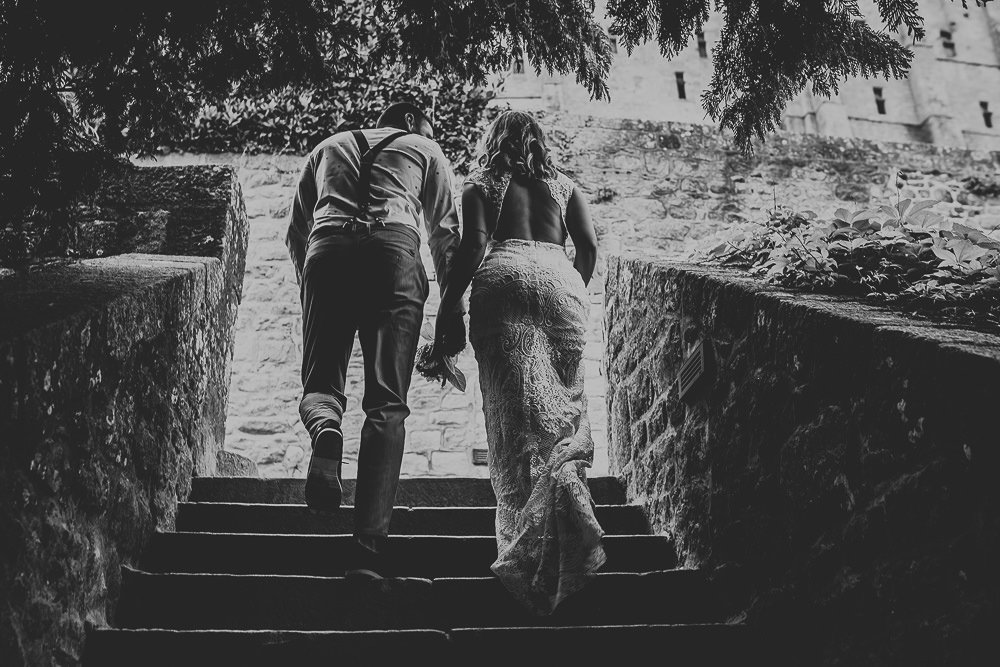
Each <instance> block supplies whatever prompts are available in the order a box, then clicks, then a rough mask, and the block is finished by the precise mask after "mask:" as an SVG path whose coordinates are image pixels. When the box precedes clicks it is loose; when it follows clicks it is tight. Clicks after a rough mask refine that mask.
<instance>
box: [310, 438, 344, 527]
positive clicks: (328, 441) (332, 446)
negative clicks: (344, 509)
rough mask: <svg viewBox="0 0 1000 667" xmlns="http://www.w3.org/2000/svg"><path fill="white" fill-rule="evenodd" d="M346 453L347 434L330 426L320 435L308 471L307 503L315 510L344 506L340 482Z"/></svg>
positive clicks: (313, 449)
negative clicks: (341, 504)
mask: <svg viewBox="0 0 1000 667" xmlns="http://www.w3.org/2000/svg"><path fill="white" fill-rule="evenodd" d="M343 455H344V434H343V433H341V431H340V429H338V428H332V427H327V428H324V429H322V430H320V432H319V433H317V434H316V438H315V440H313V445H312V456H311V457H310V459H309V472H308V473H306V505H308V506H309V509H311V510H313V511H315V512H335V511H336V510H338V509H340V501H341V499H342V498H343V496H344V488H343V486H342V485H341V483H340V476H341V467H342V465H343V464H342V461H341V459H342V458H343Z"/></svg>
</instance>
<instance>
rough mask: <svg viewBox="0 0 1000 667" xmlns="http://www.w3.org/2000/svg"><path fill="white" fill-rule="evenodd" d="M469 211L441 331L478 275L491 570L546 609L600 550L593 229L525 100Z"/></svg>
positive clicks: (477, 335) (474, 321)
mask: <svg viewBox="0 0 1000 667" xmlns="http://www.w3.org/2000/svg"><path fill="white" fill-rule="evenodd" d="M462 211H463V230H464V234H463V238H462V244H461V246H460V248H459V250H458V253H457V254H456V255H455V257H454V259H453V264H452V269H451V271H450V272H449V279H448V286H447V288H446V290H445V293H444V295H443V296H442V299H441V306H440V310H439V322H438V324H439V326H438V333H439V334H440V335H446V334H444V333H443V331H442V330H443V329H446V328H447V326H446V325H445V326H442V321H443V320H442V313H449V312H454V310H455V309H456V308H457V307H459V306H460V302H461V298H462V295H463V294H464V293H465V290H466V288H467V287H468V286H469V283H470V282H471V283H472V295H471V299H470V311H469V316H470V332H469V333H470V336H469V337H470V340H471V342H472V345H473V348H474V349H475V353H476V359H477V361H478V362H479V379H480V384H481V387H482V391H483V410H484V412H485V414H486V433H487V440H488V443H489V452H490V456H489V466H490V477H491V479H492V482H493V488H494V490H495V492H496V497H497V515H496V531H497V547H498V554H499V555H498V557H497V560H496V562H495V563H494V564H493V571H494V572H495V573H496V575H497V576H498V577H499V578H500V579H501V580H502V581H503V583H504V584H505V585H506V587H507V588H508V590H509V591H510V592H511V593H512V594H513V595H514V596H515V597H516V598H517V599H519V600H520V601H521V602H523V603H524V604H525V605H527V606H528V607H529V608H530V609H532V610H533V611H535V612H536V613H538V614H543V615H544V614H550V613H552V611H553V610H554V609H555V607H556V605H558V604H559V602H560V601H561V600H563V599H564V598H565V597H567V596H568V595H570V594H572V593H573V592H575V591H577V590H579V589H580V588H581V587H582V586H583V585H584V584H585V583H586V579H587V577H588V576H589V575H591V574H593V573H594V572H595V571H596V570H597V569H598V568H600V567H601V566H602V565H603V564H604V561H605V554H604V549H603V548H602V547H601V537H602V535H603V534H604V533H603V531H602V530H601V527H600V525H598V523H597V520H596V519H595V518H594V506H593V501H592V499H591V497H590V491H589V489H588V487H587V481H586V469H587V468H589V467H590V465H591V463H592V461H593V456H594V443H593V441H592V439H591V435H590V424H589V421H588V419H587V398H586V396H585V395H584V391H583V384H584V369H583V364H582V358H583V347H584V337H585V332H586V325H587V309H588V297H587V288H586V286H587V283H588V282H589V281H590V278H591V276H592V274H593V271H594V265H595V263H596V256H597V239H596V235H595V233H594V227H593V224H592V223H591V221H590V217H589V214H588V213H587V208H586V204H585V203H584V200H583V196H582V195H581V193H580V192H579V190H578V189H577V188H576V187H575V186H574V185H573V182H572V181H571V180H570V179H569V178H568V177H567V176H566V175H564V174H562V173H561V172H559V171H557V170H556V169H555V167H554V166H553V164H552V161H551V159H550V157H549V153H548V150H547V148H546V146H545V139H544V136H543V134H542V131H541V128H540V127H539V126H538V123H537V122H536V121H535V119H534V118H533V117H532V116H531V115H529V114H527V113H523V112H517V111H506V112H504V113H502V114H501V115H500V116H499V117H498V118H497V119H496V121H495V122H494V123H493V125H492V126H491V127H490V128H489V130H487V132H486V135H485V136H484V139H483V144H482V150H481V155H480V157H479V168H478V169H476V170H474V171H473V173H472V174H471V175H470V176H469V177H468V179H467V180H466V183H465V190H464V192H463V196H462ZM567 236H568V237H570V238H572V240H573V245H574V247H575V249H576V257H575V260H574V261H572V262H571V260H570V259H569V257H568V256H567V254H566V249H565V243H566V239H567ZM484 255H485V260H484Z"/></svg>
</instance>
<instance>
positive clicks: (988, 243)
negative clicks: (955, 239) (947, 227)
mask: <svg viewBox="0 0 1000 667" xmlns="http://www.w3.org/2000/svg"><path fill="white" fill-rule="evenodd" d="M952 231H953V232H954V233H955V234H956V235H959V236H961V237H963V238H966V239H968V240H969V241H971V242H973V243H975V244H976V245H978V246H981V247H983V248H989V249H990V250H1000V241H996V240H994V239H992V238H990V237H989V236H987V235H986V234H984V233H983V232H982V231H980V230H978V229H975V228H974V227H968V226H966V225H963V224H962V223H960V222H956V223H955V224H954V225H953V226H952Z"/></svg>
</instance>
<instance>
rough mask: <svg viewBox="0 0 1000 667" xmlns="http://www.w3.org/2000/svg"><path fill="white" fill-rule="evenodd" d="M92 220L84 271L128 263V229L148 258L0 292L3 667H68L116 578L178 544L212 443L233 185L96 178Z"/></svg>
mask: <svg viewBox="0 0 1000 667" xmlns="http://www.w3.org/2000/svg"><path fill="white" fill-rule="evenodd" d="M92 204H93V206H92V207H91V209H90V210H91V211H93V210H95V209H100V210H101V211H102V212H101V213H100V215H99V216H97V217H93V216H90V214H89V213H88V212H87V211H84V212H82V213H81V216H82V218H83V219H82V220H81V221H78V222H76V223H75V225H74V230H75V232H78V233H79V236H77V238H78V239H79V238H83V237H87V238H94V239H98V240H96V241H95V245H94V246H93V247H92V251H93V252H92V254H99V255H103V254H105V251H106V250H108V249H112V250H113V251H114V252H121V251H127V250H129V248H128V243H129V241H128V240H127V239H128V238H135V237H136V235H135V234H134V233H133V232H135V227H136V225H137V224H138V225H139V226H140V227H141V233H139V234H138V237H141V238H144V239H147V241H148V240H149V239H150V238H158V239H159V240H158V241H155V242H149V243H147V241H143V243H144V244H146V245H145V246H144V247H145V249H147V250H150V251H157V252H159V253H161V254H118V255H114V256H111V257H100V258H92V259H83V260H61V261H55V262H49V263H41V264H38V265H36V266H34V267H32V268H31V269H30V270H27V271H18V272H7V273H5V274H4V275H3V276H2V277H0V312H3V313H4V317H3V318H0V544H2V545H3V548H2V549H0V600H3V601H4V602H3V605H0V664H3V665H56V664H59V665H62V664H77V662H78V661H79V659H80V657H81V653H82V648H83V641H84V634H85V629H86V627H87V626H88V625H98V626H100V625H104V624H106V622H107V621H108V620H109V618H110V615H111V613H113V610H114V605H115V602H116V600H117V593H118V586H119V583H120V568H121V566H122V565H126V564H132V563H134V562H135V559H136V558H137V557H138V555H139V554H140V553H141V551H142V549H143V547H144V545H145V544H146V542H147V541H148V540H149V538H150V537H151V535H152V534H153V532H154V531H155V530H170V529H172V528H173V525H174V516H175V512H176V503H177V502H178V501H179V500H185V499H186V498H187V495H188V492H189V491H190V486H191V477H192V476H193V475H211V474H214V473H215V472H216V470H217V469H218V464H217V460H218V459H217V456H218V454H219V452H220V451H221V449H222V445H223V438H224V435H225V426H224V420H225V414H226V396H227V390H228V379H229V372H230V368H231V366H230V360H231V356H232V350H233V329H234V325H235V318H236V309H237V305H238V303H239V297H240V288H241V284H242V278H243V272H244V266H243V261H244V258H245V251H246V232H247V226H246V217H245V212H244V210H243V207H242V206H243V205H242V200H241V196H240V190H239V183H238V182H237V181H236V180H235V178H234V176H233V173H232V171H231V170H229V169H226V168H221V167H203V168H196V169H192V168H171V169H139V170H134V171H132V172H129V173H127V174H124V175H121V176H120V177H110V176H109V177H108V178H107V179H105V182H104V184H103V185H102V187H101V189H100V190H99V191H98V192H97V193H96V194H95V195H94V199H93V202H92ZM137 221H138V222H137ZM143 222H145V223H149V224H148V225H146V226H143V225H142V223H143ZM97 232H100V233H97ZM100 239H103V240H100ZM169 252H178V253H180V252H184V253H186V254H185V255H184V256H181V255H172V254H165V253H169ZM195 255H202V256H195Z"/></svg>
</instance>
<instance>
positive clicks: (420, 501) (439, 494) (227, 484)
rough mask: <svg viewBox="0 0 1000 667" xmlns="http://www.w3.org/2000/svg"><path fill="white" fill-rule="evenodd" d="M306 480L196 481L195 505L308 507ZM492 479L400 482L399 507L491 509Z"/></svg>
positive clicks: (620, 496) (601, 492) (600, 486)
mask: <svg viewBox="0 0 1000 667" xmlns="http://www.w3.org/2000/svg"><path fill="white" fill-rule="evenodd" d="M588 482H589V484H590V493H591V495H592V496H593V498H594V502H595V503H597V504H598V505H622V504H624V503H625V491H624V489H623V488H622V485H621V483H620V482H619V481H618V478H617V477H594V478H592V479H590V480H588ZM304 494H305V480H304V479H300V478H290V477H285V478H274V479H259V478H254V477H196V478H195V479H193V480H192V485H191V496H190V497H189V498H188V500H190V501H191V502H223V503H267V504H274V503H279V504H287V503H291V504H299V505H300V504H303V503H305V495H304ZM496 502H497V501H496V496H495V495H493V486H492V485H491V483H490V480H488V479H473V478H468V477H449V478H427V477H424V478H415V479H402V480H400V481H399V489H398V490H397V492H396V504H397V505H403V506H406V507H488V506H491V505H496ZM353 503H354V480H353V479H345V480H344V504H345V505H351V504H353Z"/></svg>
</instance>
